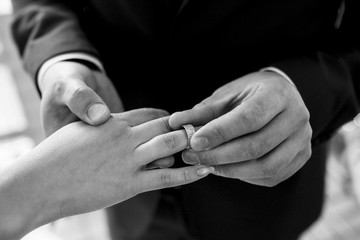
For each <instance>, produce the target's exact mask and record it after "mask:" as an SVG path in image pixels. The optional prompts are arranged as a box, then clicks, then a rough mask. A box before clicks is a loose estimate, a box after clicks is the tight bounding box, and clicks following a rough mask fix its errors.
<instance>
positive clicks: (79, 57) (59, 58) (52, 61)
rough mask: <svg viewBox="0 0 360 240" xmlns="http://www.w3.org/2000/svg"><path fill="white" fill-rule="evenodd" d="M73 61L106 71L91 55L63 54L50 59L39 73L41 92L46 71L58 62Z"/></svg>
mask: <svg viewBox="0 0 360 240" xmlns="http://www.w3.org/2000/svg"><path fill="white" fill-rule="evenodd" d="M71 60H75V61H76V60H82V61H86V62H89V63H91V64H93V65H94V66H96V67H97V69H98V70H100V71H101V72H104V73H105V69H104V67H103V65H102V63H101V62H100V60H99V59H98V58H96V57H94V56H92V55H89V54H86V53H81V52H74V53H66V54H61V55H58V56H55V57H53V58H50V59H48V60H47V61H45V62H44V64H42V65H41V67H40V69H39V72H38V74H37V84H38V87H39V90H40V92H41V91H42V85H43V82H44V75H45V73H46V71H47V70H48V69H49V68H50V67H51V66H53V65H54V64H56V63H58V62H62V61H71Z"/></svg>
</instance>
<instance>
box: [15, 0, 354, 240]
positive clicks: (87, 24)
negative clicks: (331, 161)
mask: <svg viewBox="0 0 360 240" xmlns="http://www.w3.org/2000/svg"><path fill="white" fill-rule="evenodd" d="M13 2H14V3H15V10H16V14H15V18H14V24H13V28H12V30H13V35H14V39H15V41H16V42H17V44H18V46H19V52H20V54H21V55H22V56H23V58H24V61H25V66H26V67H27V69H28V71H29V73H30V74H31V75H32V76H35V74H36V72H37V71H38V69H39V66H41V64H42V63H43V61H45V60H46V59H48V58H50V57H52V56H54V55H56V54H59V53H65V52H69V51H80V52H87V53H90V54H92V55H95V56H98V57H99V58H100V59H101V60H102V62H103V63H104V66H105V68H106V71H107V73H108V75H109V76H110V78H111V79H112V81H113V82H114V84H115V86H116V88H117V90H118V92H119V93H120V96H121V98H122V99H123V101H124V104H125V107H126V108H127V109H128V110H129V109H133V108H139V107H158V108H163V109H166V110H168V111H169V112H170V113H172V112H174V111H180V110H184V109H187V108H191V107H193V106H194V105H195V104H196V103H198V102H200V101H201V100H203V99H204V98H206V97H208V96H209V95H210V94H211V93H212V92H213V91H214V90H216V89H217V88H218V87H220V86H222V85H223V84H225V83H227V82H229V81H232V80H234V79H236V78H238V77H240V76H242V75H244V74H247V73H249V72H252V71H257V70H258V69H260V68H263V67H267V66H276V67H278V68H279V69H281V70H283V71H284V72H285V73H287V74H288V75H289V76H290V77H291V79H292V80H293V81H294V83H295V85H296V86H297V88H298V89H299V92H300V93H301V95H302V97H303V99H304V101H305V104H306V105H307V107H308V109H309V111H310V123H311V126H312V128H313V131H314V134H313V139H312V142H313V146H314V148H313V156H312V157H311V159H310V160H309V162H308V163H307V164H306V166H305V167H304V168H303V169H301V170H300V171H299V172H298V173H297V174H296V175H295V176H293V177H291V178H290V179H289V180H287V181H285V182H283V183H281V184H280V185H279V186H277V187H274V188H263V187H257V186H254V185H250V184H246V183H243V182H240V181H236V180H231V179H225V178H218V177H214V176H210V177H208V178H206V179H203V180H201V181H199V182H197V183H195V184H191V185H188V186H184V187H182V188H180V189H178V191H179V195H178V197H177V199H178V201H179V202H180V203H181V207H182V209H183V212H184V217H185V220H186V223H187V225H188V229H190V230H191V232H192V234H194V235H196V236H198V237H200V238H201V239H204V240H212V239H214V240H215V239H216V240H218V239H226V240H231V239H246V240H248V239H250V240H252V239H254V240H257V239H275V240H281V239H286V240H291V239H296V237H297V235H298V234H299V233H300V232H301V231H302V230H304V229H305V228H306V227H307V226H309V225H310V224H311V223H312V222H313V221H315V220H316V218H317V217H318V215H319V213H320V211H321V204H322V195H323V178H324V165H325V143H326V142H327V139H328V138H329V137H330V136H332V134H333V132H334V131H335V130H336V129H337V128H338V127H339V126H340V125H341V124H342V123H344V122H346V121H348V120H350V119H351V118H352V117H353V116H355V114H356V113H357V112H358V110H359V108H358V97H359V93H360V90H359V81H360V80H359V78H360V53H359V44H360V36H359V33H360V28H359V26H360V25H359V24H360V20H359V16H360V14H359V9H360V8H359V1H357V0H346V11H345V15H344V20H343V23H342V25H341V27H340V29H336V28H334V24H335V22H336V20H337V17H338V7H339V6H340V3H341V1H340V0H286V1H285V0H277V1H275V0H272V1H269V0H257V1H250V0H226V1H225V0H190V1H186V3H185V4H184V5H182V6H181V9H180V10H179V11H175V10H171V11H170V9H169V6H168V5H167V4H166V2H165V1H163V0H136V1H134V0H108V1H104V0H79V1H73V0H62V1H60V0H33V1H30V0H13ZM95 49H96V50H95ZM185 86H191V89H192V92H191V93H189V92H188V91H187V90H185ZM186 89H188V87H186ZM177 164H178V165H181V164H182V163H181V159H180V158H178V159H177Z"/></svg>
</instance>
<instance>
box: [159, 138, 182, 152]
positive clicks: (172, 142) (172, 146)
mask: <svg viewBox="0 0 360 240" xmlns="http://www.w3.org/2000/svg"><path fill="white" fill-rule="evenodd" d="M163 141H164V144H165V146H166V148H167V150H169V151H174V150H177V149H178V148H179V146H180V139H179V138H177V137H176V136H175V135H173V134H166V135H165V136H164V138H163Z"/></svg>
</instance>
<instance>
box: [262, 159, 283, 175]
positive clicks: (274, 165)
mask: <svg viewBox="0 0 360 240" xmlns="http://www.w3.org/2000/svg"><path fill="white" fill-rule="evenodd" d="M279 165H280V162H279V161H275V162H270V161H264V162H263V163H262V165H261V172H262V175H263V177H266V178H268V177H270V178H272V177H274V176H276V175H277V174H278V172H279V170H280V166H279Z"/></svg>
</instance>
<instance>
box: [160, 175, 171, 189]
mask: <svg viewBox="0 0 360 240" xmlns="http://www.w3.org/2000/svg"><path fill="white" fill-rule="evenodd" d="M160 183H161V185H162V186H164V187H169V186H171V183H172V178H171V175H170V173H169V172H162V173H161V174H160Z"/></svg>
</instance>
